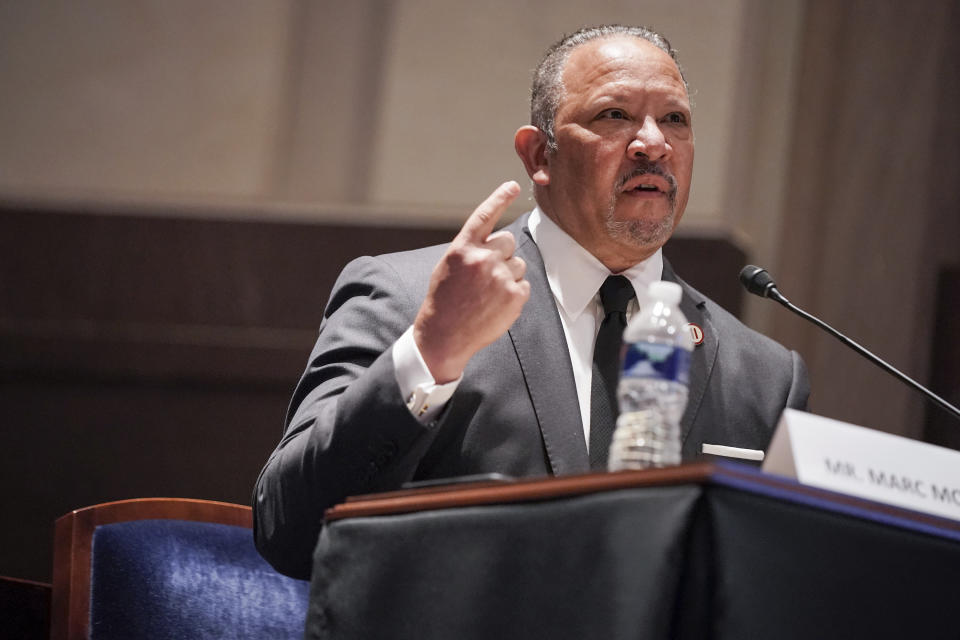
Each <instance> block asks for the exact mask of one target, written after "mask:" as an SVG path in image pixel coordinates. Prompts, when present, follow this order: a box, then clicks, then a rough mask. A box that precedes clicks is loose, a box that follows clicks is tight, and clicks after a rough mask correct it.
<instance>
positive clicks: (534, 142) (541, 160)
mask: <svg viewBox="0 0 960 640" xmlns="http://www.w3.org/2000/svg"><path fill="white" fill-rule="evenodd" d="M513 147H514V148H515V149H516V150H517V155H518V156H520V160H522V161H523V166H524V168H526V170H527V175H528V176H530V179H531V180H533V182H534V184H536V185H539V186H541V187H545V186H547V185H548V184H550V166H549V165H548V164H547V135H546V134H545V133H544V132H543V131H540V129H538V128H536V127H534V126H533V125H529V124H528V125H526V126H523V127H520V128H519V129H517V133H516V135H514V136H513Z"/></svg>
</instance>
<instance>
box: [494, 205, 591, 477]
mask: <svg viewBox="0 0 960 640" xmlns="http://www.w3.org/2000/svg"><path fill="white" fill-rule="evenodd" d="M509 229H510V231H512V232H513V234H514V237H515V238H516V239H517V249H516V251H515V255H518V256H520V257H521V258H523V260H524V261H525V262H526V263H527V273H526V279H527V281H528V282H529V283H530V299H529V300H528V301H527V304H526V306H525V307H524V310H523V313H522V314H520V317H519V318H518V319H517V321H516V322H515V323H514V324H513V326H512V327H511V328H510V330H509V332H508V333H509V334H510V340H511V341H512V342H513V348H514V350H515V351H516V354H517V359H518V360H519V361H520V369H521V370H522V372H523V379H524V382H525V384H526V386H527V391H528V393H529V394H530V400H531V402H532V403H533V409H534V412H535V413H536V417H537V423H538V424H539V426H540V433H541V436H542V437H543V443H544V447H545V448H546V452H547V457H548V459H549V461H550V468H551V470H552V471H553V474H554V475H561V474H571V473H584V472H587V471H589V470H590V460H589V458H588V456H587V446H586V443H585V442H584V438H583V423H582V422H581V417H580V404H579V402H578V401H577V386H576V383H575V382H574V379H573V369H572V365H571V364H570V353H569V351H568V349H567V340H566V338H565V337H564V334H563V325H562V324H561V323H560V315H559V312H558V311H557V305H556V302H554V299H553V293H552V292H551V291H550V285H549V283H548V282H547V274H546V271H545V270H544V266H543V258H542V257H541V256H540V250H539V249H538V248H537V245H536V244H535V243H534V242H533V239H532V238H531V237H530V232H529V230H528V229H527V227H526V216H524V217H523V218H521V219H520V220H518V221H517V222H515V223H514V224H512V225H511V226H510V227H509Z"/></svg>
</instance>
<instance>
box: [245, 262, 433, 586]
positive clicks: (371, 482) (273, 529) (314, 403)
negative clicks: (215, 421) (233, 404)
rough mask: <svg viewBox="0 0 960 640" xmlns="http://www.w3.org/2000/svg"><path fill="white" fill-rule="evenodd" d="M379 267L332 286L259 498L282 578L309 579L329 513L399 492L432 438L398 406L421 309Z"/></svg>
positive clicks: (259, 526)
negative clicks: (398, 354) (399, 359)
mask: <svg viewBox="0 0 960 640" xmlns="http://www.w3.org/2000/svg"><path fill="white" fill-rule="evenodd" d="M414 297H415V296H414V295H412V294H411V293H410V289H409V287H407V286H405V283H404V281H403V278H402V277H401V276H400V274H398V273H397V272H396V271H395V270H394V269H393V268H392V267H391V266H390V265H389V264H387V263H386V262H384V261H383V260H382V259H380V258H359V259H357V260H355V261H353V262H351V263H350V264H349V265H347V267H346V268H345V269H344V270H343V272H342V273H341V274H340V277H339V278H338V279H337V282H336V284H335V285H334V289H333V292H332V293H331V296H330V301H329V302H328V304H327V308H326V311H325V312H324V317H323V320H322V322H321V325H320V334H319V337H318V339H317V343H316V345H315V346H314V349H313V352H312V353H311V355H310V361H309V363H308V366H307V369H306V371H305V372H304V374H303V376H302V377H301V379H300V382H299V384H298V385H297V388H296V390H295V392H294V395H293V399H292V400H291V403H290V408H289V410H288V412H287V420H286V426H285V430H284V434H283V438H282V439H281V441H280V444H279V445H278V446H277V448H276V449H275V450H274V452H273V453H272V454H271V456H270V458H269V459H268V461H267V463H266V465H265V466H264V468H263V470H262V471H261V473H260V477H259V478H258V480H257V484H256V487H255V490H254V496H253V516H254V538H255V542H256V545H257V548H258V549H259V551H260V553H261V554H262V555H263V556H264V558H266V559H267V561H268V562H270V564H272V565H273V566H274V567H275V568H276V569H277V570H278V571H280V572H281V573H285V574H287V575H290V576H293V577H296V578H301V579H306V578H308V577H309V576H310V570H311V564H312V555H313V549H314V546H315V545H316V542H317V538H318V536H319V534H320V530H321V527H322V525H323V514H324V511H325V510H326V509H327V508H329V507H331V506H333V505H335V504H337V503H339V502H341V501H342V500H343V499H344V498H346V497H347V496H350V495H357V494H361V493H371V492H376V491H384V490H387V489H393V488H397V487H399V485H400V484H402V483H403V482H405V481H407V480H409V479H410V478H411V477H412V476H413V474H414V472H415V471H416V468H417V465H418V463H419V461H420V459H421V458H422V456H423V454H424V452H425V451H426V449H427V448H428V447H429V445H430V442H431V441H432V439H433V436H434V434H435V429H434V428H433V427H434V425H426V426H424V425H421V424H420V423H419V422H418V421H417V420H416V419H415V418H414V417H413V416H412V415H411V413H410V411H409V410H408V409H407V407H406V406H405V404H404V403H403V399H402V398H401V396H400V389H399V387H398V386H397V382H396V377H395V374H394V367H393V360H392V351H391V348H392V345H393V343H394V342H395V341H396V340H397V338H399V337H400V335H401V334H402V333H403V332H404V331H405V330H406V329H407V328H408V327H409V326H410V325H411V324H412V322H413V320H414V317H415V315H416V310H417V309H418V308H419V305H420V300H417V299H414Z"/></svg>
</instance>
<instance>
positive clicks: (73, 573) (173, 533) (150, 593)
mask: <svg viewBox="0 0 960 640" xmlns="http://www.w3.org/2000/svg"><path fill="white" fill-rule="evenodd" d="M251 527H252V514H251V511H250V508H249V507H246V506H242V505H236V504H229V503H223V502H212V501H207V500H187V499H181V498H141V499H136V500H122V501H119V502H110V503H106V504H101V505H95V506H92V507H87V508H85V509H78V510H76V511H72V512H70V513H68V514H67V515H65V516H63V517H61V518H59V519H58V520H57V522H56V526H55V534H54V538H55V542H54V570H53V595H52V607H51V637H52V638H54V639H55V640H59V639H64V640H81V639H83V640H87V639H91V640H114V639H120V638H123V639H124V640H135V639H137V638H151V639H161V640H162V639H164V638H231V639H246V638H250V639H253V638H257V639H260V638H271V639H272V638H280V639H282V638H302V637H303V630H304V620H305V618H306V609H307V599H308V591H309V583H308V582H305V581H302V580H294V579H292V578H288V577H286V576H282V575H280V574H279V573H277V572H276V571H275V570H274V569H273V568H272V567H270V565H268V564H267V563H266V561H264V560H263V559H262V558H261V557H260V555H259V554H258V553H257V551H256V549H255V548H254V545H253V535H252V532H251Z"/></svg>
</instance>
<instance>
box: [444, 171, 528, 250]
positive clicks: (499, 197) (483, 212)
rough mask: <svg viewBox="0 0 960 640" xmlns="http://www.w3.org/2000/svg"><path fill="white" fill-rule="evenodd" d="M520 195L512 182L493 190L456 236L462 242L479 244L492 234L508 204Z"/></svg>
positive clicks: (518, 188)
mask: <svg viewBox="0 0 960 640" xmlns="http://www.w3.org/2000/svg"><path fill="white" fill-rule="evenodd" d="M518 195H520V185H519V184H517V183H516V181H514V180H509V181H507V182H504V183H503V184H502V185H500V186H499V187H497V188H496V189H494V190H493V193H491V194H490V195H489V196H488V197H487V199H486V200H484V201H483V202H481V203H480V206H479V207H477V208H476V209H474V210H473V213H471V214H470V217H469V218H467V221H466V222H464V223H463V228H462V229H460V233H459V234H458V235H459V236H460V237H462V238H463V239H464V240H468V241H470V242H476V243H481V242H483V241H485V240H486V239H487V236H489V235H490V234H491V233H492V232H493V228H494V227H495V226H496V224H497V220H499V219H500V216H502V215H503V212H504V211H506V210H507V207H509V206H510V203H511V202H513V201H514V200H515V199H516V197H517V196H518Z"/></svg>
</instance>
